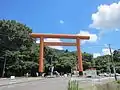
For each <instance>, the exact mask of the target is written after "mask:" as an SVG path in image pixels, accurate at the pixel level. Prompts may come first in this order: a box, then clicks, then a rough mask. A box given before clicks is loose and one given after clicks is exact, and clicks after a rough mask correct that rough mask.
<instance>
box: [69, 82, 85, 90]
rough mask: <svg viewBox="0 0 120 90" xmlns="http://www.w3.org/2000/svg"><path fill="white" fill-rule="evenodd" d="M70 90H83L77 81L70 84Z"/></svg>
mask: <svg viewBox="0 0 120 90" xmlns="http://www.w3.org/2000/svg"><path fill="white" fill-rule="evenodd" d="M68 90H83V89H81V88H79V82H78V81H76V80H73V81H69V82H68Z"/></svg>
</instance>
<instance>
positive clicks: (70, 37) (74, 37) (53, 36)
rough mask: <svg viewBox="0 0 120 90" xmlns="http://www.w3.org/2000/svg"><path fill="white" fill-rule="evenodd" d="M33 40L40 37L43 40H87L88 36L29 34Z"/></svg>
mask: <svg viewBox="0 0 120 90" xmlns="http://www.w3.org/2000/svg"><path fill="white" fill-rule="evenodd" d="M30 35H31V36H32V37H33V38H40V37H41V36H42V37H44V38H67V39H76V38H79V39H89V38H90V37H89V36H80V35H73V34H42V33H31V34H30Z"/></svg>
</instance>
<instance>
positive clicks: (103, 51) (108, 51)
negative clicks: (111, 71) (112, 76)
mask: <svg viewBox="0 0 120 90" xmlns="http://www.w3.org/2000/svg"><path fill="white" fill-rule="evenodd" d="M111 51H112V53H113V51H114V50H113V49H111ZM102 53H103V55H110V50H109V48H103V49H102Z"/></svg>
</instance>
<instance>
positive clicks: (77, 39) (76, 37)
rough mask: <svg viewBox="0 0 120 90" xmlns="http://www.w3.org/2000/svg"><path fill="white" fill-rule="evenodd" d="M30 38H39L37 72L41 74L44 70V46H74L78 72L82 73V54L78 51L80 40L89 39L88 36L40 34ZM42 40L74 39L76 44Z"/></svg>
mask: <svg viewBox="0 0 120 90" xmlns="http://www.w3.org/2000/svg"><path fill="white" fill-rule="evenodd" d="M30 36H31V37H33V38H40V53H39V72H43V68H44V62H43V61H44V60H43V59H44V58H43V57H44V55H43V54H44V53H43V52H44V50H43V49H44V46H76V47H77V55H78V67H79V71H80V72H82V71H83V65H82V53H81V50H80V39H86V40H88V39H90V37H89V36H79V35H71V34H41V33H31V34H30ZM44 38H62V39H76V43H66V42H44Z"/></svg>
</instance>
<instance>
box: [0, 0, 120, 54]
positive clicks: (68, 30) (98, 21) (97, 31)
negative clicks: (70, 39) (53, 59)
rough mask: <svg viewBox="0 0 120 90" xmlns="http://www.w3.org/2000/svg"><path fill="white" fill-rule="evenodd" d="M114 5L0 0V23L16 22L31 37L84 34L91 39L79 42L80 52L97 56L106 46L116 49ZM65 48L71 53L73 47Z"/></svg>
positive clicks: (91, 0)
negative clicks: (35, 34)
mask: <svg viewBox="0 0 120 90" xmlns="http://www.w3.org/2000/svg"><path fill="white" fill-rule="evenodd" d="M118 2H119V0H1V1H0V11H1V12H0V19H12V20H17V21H19V22H21V23H23V24H26V25H27V26H29V27H30V28H32V29H33V32H34V33H60V34H79V33H80V31H81V32H83V33H85V34H86V32H87V35H88V34H90V35H92V41H86V42H84V41H83V44H82V46H81V48H82V50H83V51H86V52H90V53H100V54H101V53H102V50H103V49H104V47H105V46H106V44H109V43H110V44H111V45H112V47H113V49H117V48H120V47H119V45H120V42H119V35H120V31H119V26H120V18H119V16H120V13H119V12H120V11H119V9H120V7H119V6H120V4H119V3H118ZM113 3H116V4H113ZM100 5H101V6H100ZM105 5H106V6H105ZM116 6H117V8H115V7H116ZM98 7H99V8H98ZM106 7H107V9H106ZM93 14H95V15H93ZM92 16H93V17H92ZM92 19H93V20H92ZM96 37H97V38H96ZM95 38H96V39H95ZM58 41H59V40H58ZM62 41H66V40H62ZM66 48H67V49H69V50H75V47H64V49H66Z"/></svg>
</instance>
